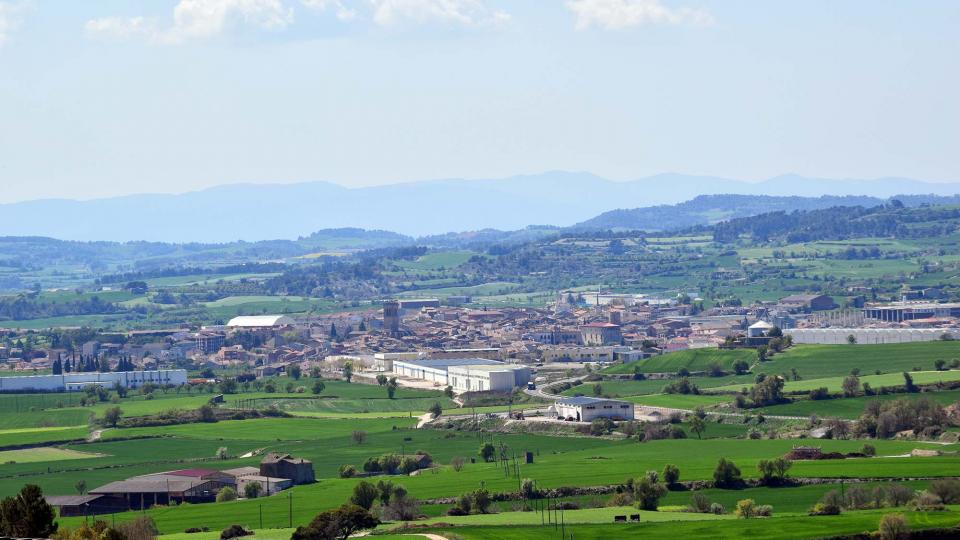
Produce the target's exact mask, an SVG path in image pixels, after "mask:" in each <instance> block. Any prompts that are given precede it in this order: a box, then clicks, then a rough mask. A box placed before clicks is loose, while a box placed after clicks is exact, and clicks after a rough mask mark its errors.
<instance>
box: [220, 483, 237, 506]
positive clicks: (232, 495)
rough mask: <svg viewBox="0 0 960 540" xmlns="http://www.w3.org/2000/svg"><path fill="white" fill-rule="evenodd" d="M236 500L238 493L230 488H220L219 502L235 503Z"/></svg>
mask: <svg viewBox="0 0 960 540" xmlns="http://www.w3.org/2000/svg"><path fill="white" fill-rule="evenodd" d="M236 499H237V491H236V490H235V489H233V488H232V487H230V486H227V487H224V488H220V491H219V492H218V493H217V502H227V501H235V500H236Z"/></svg>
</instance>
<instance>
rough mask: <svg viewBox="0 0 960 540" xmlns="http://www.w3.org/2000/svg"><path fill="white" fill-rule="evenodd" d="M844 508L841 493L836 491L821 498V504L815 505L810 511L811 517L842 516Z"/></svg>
mask: <svg viewBox="0 0 960 540" xmlns="http://www.w3.org/2000/svg"><path fill="white" fill-rule="evenodd" d="M842 506H843V497H842V496H841V495H840V492H839V491H837V490H835V489H834V490H830V491H828V492H826V493H824V494H823V497H821V498H820V502H818V503H817V504H815V505H813V508H811V509H810V512H809V514H810V515H811V516H836V515H839V514H840V509H841V507H842Z"/></svg>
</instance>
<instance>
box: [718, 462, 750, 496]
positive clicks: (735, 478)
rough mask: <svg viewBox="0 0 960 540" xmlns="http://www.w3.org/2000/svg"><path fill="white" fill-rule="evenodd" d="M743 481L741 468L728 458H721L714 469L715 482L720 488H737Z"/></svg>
mask: <svg viewBox="0 0 960 540" xmlns="http://www.w3.org/2000/svg"><path fill="white" fill-rule="evenodd" d="M742 483H743V480H742V479H741V477H740V468H739V467H737V466H736V464H734V463H733V462H732V461H728V460H727V458H720V461H718V462H717V467H716V468H715V469H714V470H713V484H714V486H716V487H718V488H726V489H729V488H736V487H739V486H740V485H741V484H742Z"/></svg>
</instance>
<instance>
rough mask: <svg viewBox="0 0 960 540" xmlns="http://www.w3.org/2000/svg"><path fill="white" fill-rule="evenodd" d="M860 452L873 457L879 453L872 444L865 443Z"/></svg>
mask: <svg viewBox="0 0 960 540" xmlns="http://www.w3.org/2000/svg"><path fill="white" fill-rule="evenodd" d="M860 453H861V454H863V455H865V456H869V457H873V456H875V455H877V449H876V448H875V447H874V446H873V445H872V444H865V445H863V448H861V449H860Z"/></svg>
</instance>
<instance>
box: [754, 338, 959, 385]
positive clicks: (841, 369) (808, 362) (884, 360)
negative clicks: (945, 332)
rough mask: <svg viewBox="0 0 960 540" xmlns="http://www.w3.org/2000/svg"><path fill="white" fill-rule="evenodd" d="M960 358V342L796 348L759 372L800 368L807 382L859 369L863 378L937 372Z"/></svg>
mask: <svg viewBox="0 0 960 540" xmlns="http://www.w3.org/2000/svg"><path fill="white" fill-rule="evenodd" d="M954 358H960V341H929V342H920V343H890V344H885V345H795V346H793V347H791V348H790V349H788V350H786V351H784V352H782V353H779V354H777V355H776V356H774V357H773V359H772V360H771V361H769V362H764V363H762V364H759V365H758V366H756V367H755V368H754V370H753V371H754V372H755V373H776V374H780V373H783V372H789V371H790V369H791V368H796V369H797V371H798V372H799V373H800V375H801V376H802V377H803V378H805V379H814V378H818V379H819V378H824V377H834V376H841V375H847V374H849V373H850V370H852V369H854V368H859V369H860V373H861V375H868V374H873V373H875V372H876V370H880V372H881V373H890V372H898V373H899V372H902V371H912V370H913V369H914V368H920V369H921V370H924V371H926V370H932V369H934V366H933V363H934V361H936V360H938V359H942V360H946V361H947V362H948V363H949V362H950V361H951V360H952V359H954Z"/></svg>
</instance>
